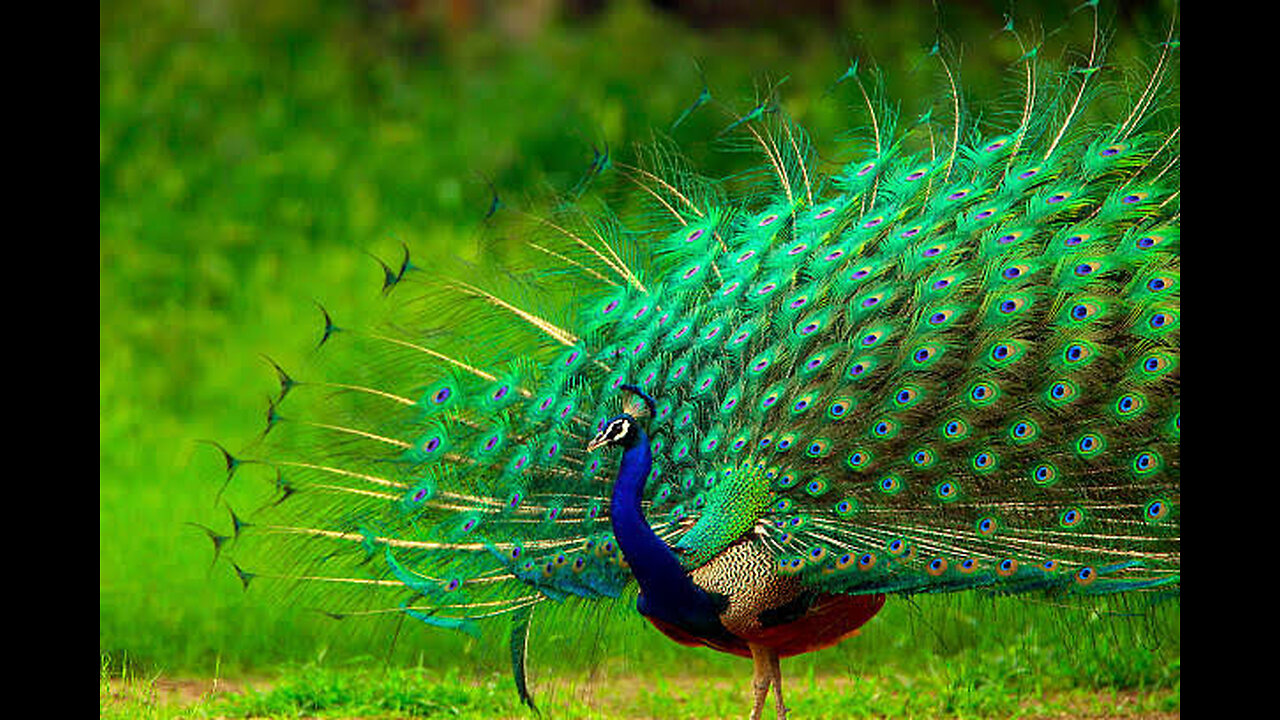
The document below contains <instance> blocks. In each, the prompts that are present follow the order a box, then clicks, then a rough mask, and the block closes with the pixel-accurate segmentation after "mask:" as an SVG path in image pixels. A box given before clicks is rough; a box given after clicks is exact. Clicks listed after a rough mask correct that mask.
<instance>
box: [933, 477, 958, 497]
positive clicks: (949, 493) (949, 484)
mask: <svg viewBox="0 0 1280 720" xmlns="http://www.w3.org/2000/svg"><path fill="white" fill-rule="evenodd" d="M933 494H934V495H935V496H937V498H938V499H939V500H941V501H943V502H950V501H951V500H955V499H956V498H957V497H959V495H960V490H959V487H958V486H957V485H956V483H955V481H953V480H943V481H942V482H940V483H938V485H937V487H935V488H934V489H933Z"/></svg>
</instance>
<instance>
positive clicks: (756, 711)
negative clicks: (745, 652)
mask: <svg viewBox="0 0 1280 720" xmlns="http://www.w3.org/2000/svg"><path fill="white" fill-rule="evenodd" d="M750 647H751V661H752V663H753V665H754V670H755V672H754V674H753V675H752V678H751V692H752V694H753V696H754V700H755V702H754V704H753V705H752V707H751V720H760V713H761V712H762V711H763V710H764V699H765V697H767V696H768V695H769V685H770V684H771V683H772V682H773V663H775V662H777V657H778V656H777V654H775V653H774V652H773V651H772V650H770V649H769V648H766V647H762V646H760V645H751V646H750ZM770 657H772V658H773V660H772V661H770Z"/></svg>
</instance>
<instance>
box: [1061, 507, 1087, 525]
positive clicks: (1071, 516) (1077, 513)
mask: <svg viewBox="0 0 1280 720" xmlns="http://www.w3.org/2000/svg"><path fill="white" fill-rule="evenodd" d="M1082 522H1084V511H1083V510H1080V509H1078V508H1068V509H1066V510H1063V511H1062V514H1061V515H1059V516H1058V525H1060V526H1061V527H1064V528H1073V527H1076V526H1077V525H1079V524H1080V523H1082Z"/></svg>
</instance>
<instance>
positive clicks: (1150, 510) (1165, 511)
mask: <svg viewBox="0 0 1280 720" xmlns="http://www.w3.org/2000/svg"><path fill="white" fill-rule="evenodd" d="M1168 516H1169V503H1168V502H1166V501H1164V500H1162V499H1158V498H1157V499H1155V500H1152V501H1151V502H1149V503H1147V505H1146V507H1144V508H1143V509H1142V517H1143V519H1145V520H1146V521H1147V522H1160V521H1161V520H1164V519H1165V518H1166V517H1168Z"/></svg>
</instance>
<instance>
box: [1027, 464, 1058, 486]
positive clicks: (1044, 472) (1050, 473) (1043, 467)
mask: <svg viewBox="0 0 1280 720" xmlns="http://www.w3.org/2000/svg"><path fill="white" fill-rule="evenodd" d="M1031 479H1032V481H1034V482H1035V483H1036V484H1037V485H1052V484H1053V483H1055V482H1057V480H1058V469H1057V468H1055V467H1054V466H1052V465H1050V464H1048V463H1041V464H1039V465H1037V466H1036V467H1035V469H1034V470H1032V471H1031Z"/></svg>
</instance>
